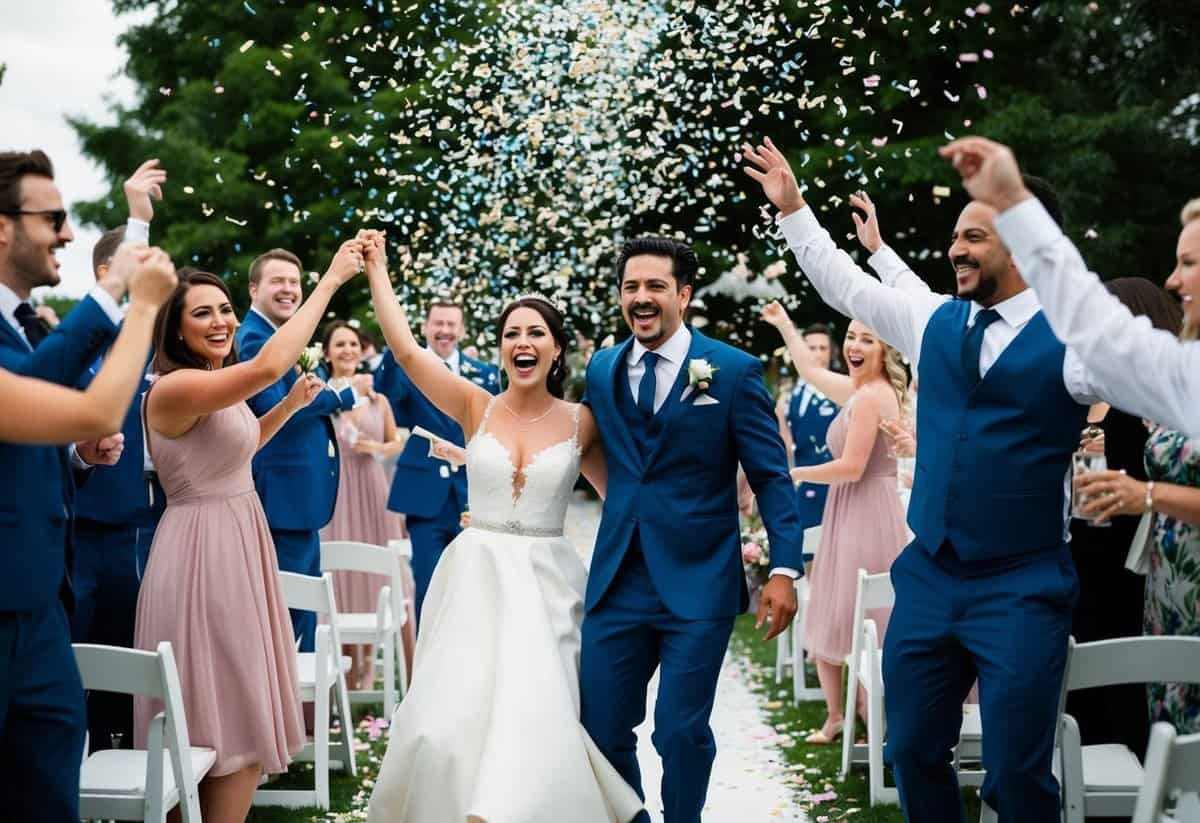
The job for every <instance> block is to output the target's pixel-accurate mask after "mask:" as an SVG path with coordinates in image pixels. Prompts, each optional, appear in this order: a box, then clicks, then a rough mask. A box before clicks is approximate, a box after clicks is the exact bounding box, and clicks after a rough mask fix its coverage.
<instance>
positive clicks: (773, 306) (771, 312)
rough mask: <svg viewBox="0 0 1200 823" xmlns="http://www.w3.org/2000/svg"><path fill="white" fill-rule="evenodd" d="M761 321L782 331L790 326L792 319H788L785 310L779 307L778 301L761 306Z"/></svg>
mask: <svg viewBox="0 0 1200 823" xmlns="http://www.w3.org/2000/svg"><path fill="white" fill-rule="evenodd" d="M762 319H763V320H765V321H767V322H768V323H770V324H771V325H772V326H774V327H775V328H777V329H784V328H786V327H788V326H790V325H792V318H790V317H788V313H787V310H786V309H784V308H783V306H781V305H780V303H779V301H778V300H772V301H771V302H770V303H768V304H767V305H765V306H763V309H762Z"/></svg>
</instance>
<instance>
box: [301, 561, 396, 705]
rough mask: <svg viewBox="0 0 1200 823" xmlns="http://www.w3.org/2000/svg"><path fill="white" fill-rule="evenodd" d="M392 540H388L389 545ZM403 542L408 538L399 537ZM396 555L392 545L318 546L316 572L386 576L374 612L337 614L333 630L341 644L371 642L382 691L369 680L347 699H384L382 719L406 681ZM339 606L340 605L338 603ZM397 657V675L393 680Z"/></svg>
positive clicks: (355, 701)
mask: <svg viewBox="0 0 1200 823" xmlns="http://www.w3.org/2000/svg"><path fill="white" fill-rule="evenodd" d="M396 542H397V541H392V544H390V545H394V544H395V543H396ZM403 542H405V543H407V542H408V541H407V540H405V541H403ZM400 557H401V555H400V554H399V553H398V552H397V551H395V550H394V549H392V548H390V547H389V548H386V549H385V548H383V547H382V546H372V545H370V544H368V543H354V542H350V541H341V540H338V541H329V542H324V543H322V544H321V571H322V572H333V571H346V572H364V573H366V574H377V575H381V576H383V577H386V578H387V579H388V581H389V583H388V584H387V585H385V586H384V587H383V588H382V589H380V591H379V598H378V601H377V603H376V606H375V611H374V612H339V613H338V623H337V627H338V634H339V635H340V636H341V640H342V642H343V643H347V644H350V645H355V644H358V645H373V646H374V647H375V649H376V651H377V653H378V654H379V655H380V656H381V658H382V668H383V691H382V692H381V691H380V690H378V689H376V688H374V684H369V685H368V687H367V688H363V689H356V690H354V691H351V692H350V702H351V703H378V702H379V700H380V698H382V699H383V711H384V717H389V718H390V717H391V716H392V713H393V712H394V711H395V710H396V694H397V691H399V695H400V697H403V696H404V691H405V684H406V683H407V682H408V665H407V663H406V662H405V659H404V647H403V644H402V641H401V639H400V633H401V631H402V630H403V629H404V626H405V624H406V623H407V622H408V608H407V606H406V604H405V602H404V587H403V583H402V582H401V580H402V578H401V576H400ZM343 605H344V604H343ZM397 658H398V662H399V665H400V675H399V678H397V675H396V664H397Z"/></svg>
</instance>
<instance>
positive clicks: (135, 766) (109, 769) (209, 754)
mask: <svg viewBox="0 0 1200 823" xmlns="http://www.w3.org/2000/svg"><path fill="white" fill-rule="evenodd" d="M148 754H149V753H148V752H146V751H141V750H136V749H107V750H105V751H99V752H96V753H95V754H93V755H92V756H91V757H89V758H88V759H87V760H86V761H85V762H84V764H83V769H82V771H80V773H79V792H80V794H85V795H88V794H90V795H106V796H112V797H119V796H123V795H130V796H138V795H144V794H145V793H146V757H147V756H148ZM190 755H191V761H192V771H193V773H194V774H195V775H196V780H197V781H200V780H202V779H203V778H204V776H205V775H206V774H208V770H209V769H211V768H212V767H213V764H214V763H216V762H217V753H216V752H215V751H213V750H212V749H207V748H204V747H201V746H192V747H191V751H190ZM163 791H164V792H165V793H166V794H168V795H172V794H173V793H174V792H175V774H174V773H173V772H172V770H171V756H170V752H163Z"/></svg>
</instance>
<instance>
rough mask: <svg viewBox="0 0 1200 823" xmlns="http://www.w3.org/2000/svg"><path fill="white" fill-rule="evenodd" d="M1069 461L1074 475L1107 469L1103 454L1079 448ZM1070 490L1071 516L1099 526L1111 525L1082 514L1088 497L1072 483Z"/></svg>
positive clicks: (1106, 461)
mask: <svg viewBox="0 0 1200 823" xmlns="http://www.w3.org/2000/svg"><path fill="white" fill-rule="evenodd" d="M1071 462H1072V467H1073V469H1074V475H1075V476H1076V477H1078V476H1079V475H1081V474H1092V473H1094V472H1102V471H1107V469H1108V460H1107V459H1106V458H1105V456H1104V455H1103V454H1102V453H1096V452H1089V451H1083V450H1080V451H1077V452H1075V454H1073V455H1072V456H1071ZM1071 491H1072V495H1071V497H1072V501H1071V516H1072V517H1076V518H1079V519H1080V520H1086V521H1087V522H1088V523H1090V524H1091V525H1093V526H1096V527H1100V528H1103V527H1106V526H1111V525H1112V523H1110V522H1107V521H1105V522H1103V523H1101V522H1098V521H1097V520H1095V519H1094V518H1092V517H1090V516H1088V515H1086V514H1084V513H1083V507H1084V505H1086V504H1087V502H1088V498H1087V497H1086V496H1084V495H1082V494H1080V493H1079V492H1078V491H1076V490H1075V484H1074V483H1072V484H1071Z"/></svg>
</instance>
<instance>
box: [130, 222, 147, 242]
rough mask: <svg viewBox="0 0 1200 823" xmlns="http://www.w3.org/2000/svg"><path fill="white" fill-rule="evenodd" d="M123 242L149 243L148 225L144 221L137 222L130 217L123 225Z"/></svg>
mask: <svg viewBox="0 0 1200 823" xmlns="http://www.w3.org/2000/svg"><path fill="white" fill-rule="evenodd" d="M125 242H126V243H149V242H150V224H149V223H147V222H146V221H145V220H138V219H137V218H136V217H130V218H129V220H128V221H126V223H125Z"/></svg>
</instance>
